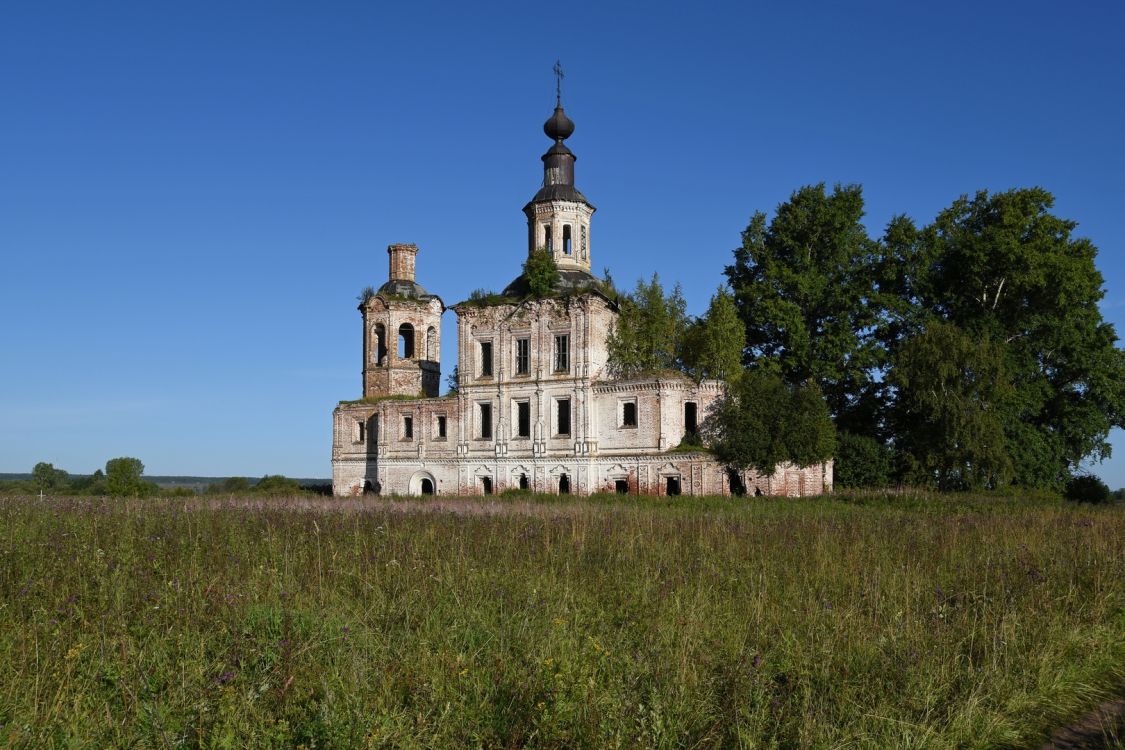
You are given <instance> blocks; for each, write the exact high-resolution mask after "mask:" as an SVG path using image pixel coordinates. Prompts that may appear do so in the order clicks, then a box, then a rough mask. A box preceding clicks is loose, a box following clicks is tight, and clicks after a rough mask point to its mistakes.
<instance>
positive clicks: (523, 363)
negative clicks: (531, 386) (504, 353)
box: [516, 339, 531, 375]
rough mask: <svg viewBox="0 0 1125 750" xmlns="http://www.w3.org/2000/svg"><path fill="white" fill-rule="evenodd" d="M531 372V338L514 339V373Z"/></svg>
mask: <svg viewBox="0 0 1125 750" xmlns="http://www.w3.org/2000/svg"><path fill="white" fill-rule="evenodd" d="M529 372H531V339H516V374H517V375H526V374H528V373H529Z"/></svg>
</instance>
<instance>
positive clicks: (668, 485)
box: [664, 477, 680, 497]
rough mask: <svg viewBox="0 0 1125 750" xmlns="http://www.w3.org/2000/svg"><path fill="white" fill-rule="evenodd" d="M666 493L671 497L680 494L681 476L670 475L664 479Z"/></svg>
mask: <svg viewBox="0 0 1125 750" xmlns="http://www.w3.org/2000/svg"><path fill="white" fill-rule="evenodd" d="M664 494H666V495H668V496H669V497H675V496H676V495H678V494H680V478H679V477H668V478H667V479H665V480H664Z"/></svg>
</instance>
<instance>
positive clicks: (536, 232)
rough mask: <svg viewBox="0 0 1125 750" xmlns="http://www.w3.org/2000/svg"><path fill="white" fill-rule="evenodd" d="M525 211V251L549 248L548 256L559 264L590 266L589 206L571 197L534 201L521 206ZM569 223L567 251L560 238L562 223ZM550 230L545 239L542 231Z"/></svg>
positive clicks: (590, 214)
mask: <svg viewBox="0 0 1125 750" xmlns="http://www.w3.org/2000/svg"><path fill="white" fill-rule="evenodd" d="M524 210H525V212H526V214H527V244H528V251H529V252H530V251H533V250H538V249H540V248H544V249H545V248H547V247H548V246H549V247H550V249H551V256H552V257H553V258H554V259H555V264H556V265H558V267H559V268H584V269H586V270H587V271H588V270H590V217H591V216H593V214H594V209H593V207H592V206H588V205H586V204H585V203H574V202H571V201H552V202H549V203H535V204H531V205H528V206H527V207H526V208H525V209H524ZM567 226H569V227H570V236H571V243H570V245H571V246H570V253H569V254H568V253H567V252H566V244H565V242H564V239H563V235H564V227H567ZM547 232H550V235H551V241H550V242H549V243H548V242H547V240H546V236H545V235H546V234H547Z"/></svg>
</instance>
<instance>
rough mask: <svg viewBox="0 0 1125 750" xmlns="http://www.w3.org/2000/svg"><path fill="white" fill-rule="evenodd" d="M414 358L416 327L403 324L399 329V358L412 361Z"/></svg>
mask: <svg viewBox="0 0 1125 750" xmlns="http://www.w3.org/2000/svg"><path fill="white" fill-rule="evenodd" d="M413 357H414V326H412V325H410V324H409V323H403V324H402V325H400V326H399V327H398V358H399V359H412V358H413Z"/></svg>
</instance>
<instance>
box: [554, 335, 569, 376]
mask: <svg viewBox="0 0 1125 750" xmlns="http://www.w3.org/2000/svg"><path fill="white" fill-rule="evenodd" d="M569 369H570V336H555V372H566V371H567V370H569Z"/></svg>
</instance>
